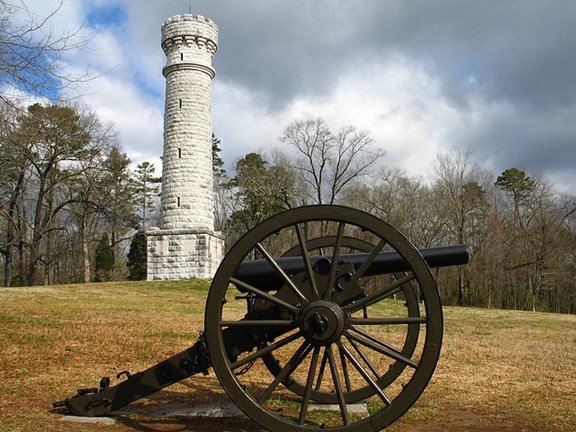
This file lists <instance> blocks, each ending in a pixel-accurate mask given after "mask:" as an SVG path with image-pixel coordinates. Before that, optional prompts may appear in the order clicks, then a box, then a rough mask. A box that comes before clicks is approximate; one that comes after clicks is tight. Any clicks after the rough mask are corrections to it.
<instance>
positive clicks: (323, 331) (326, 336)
mask: <svg viewBox="0 0 576 432" xmlns="http://www.w3.org/2000/svg"><path fill="white" fill-rule="evenodd" d="M347 322H348V320H347V316H346V314H345V313H344V311H343V310H342V308H341V307H340V306H338V305H337V304H335V303H332V302H329V301H326V300H319V301H315V302H313V303H310V304H309V305H307V306H306V307H305V308H304V310H303V311H302V313H301V314H300V330H301V331H302V333H303V335H304V337H305V338H306V339H307V340H308V341H309V342H310V343H312V344H314V345H323V346H326V345H330V344H331V343H334V342H335V341H337V340H338V339H340V337H341V336H342V333H343V332H344V330H345V329H346V328H347Z"/></svg>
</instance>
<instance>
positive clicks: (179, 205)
mask: <svg viewBox="0 0 576 432" xmlns="http://www.w3.org/2000/svg"><path fill="white" fill-rule="evenodd" d="M177 200H178V207H180V197H178V198H177Z"/></svg>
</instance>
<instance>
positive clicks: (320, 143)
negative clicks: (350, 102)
mask: <svg viewBox="0 0 576 432" xmlns="http://www.w3.org/2000/svg"><path fill="white" fill-rule="evenodd" d="M280 141H281V142H282V143H284V144H288V145H290V146H293V147H295V148H296V150H297V151H298V153H299V154H300V156H301V158H300V159H299V160H298V163H297V168H298V169H299V170H300V171H301V172H302V173H303V177H304V180H305V181H306V182H307V183H308V184H309V185H310V187H311V190H312V193H313V196H311V199H312V200H313V202H315V203H317V204H334V203H335V202H336V200H337V198H338V197H339V196H340V194H341V193H342V192H343V190H344V189H345V188H346V187H347V186H349V185H350V184H351V183H352V182H353V181H354V180H359V179H360V178H362V177H363V176H365V175H367V174H368V173H369V172H370V168H371V167H372V166H374V164H376V162H378V160H380V159H381V158H382V157H383V156H384V151H383V150H381V149H378V148H374V147H373V145H372V144H373V142H374V141H373V139H372V138H371V137H370V135H369V134H368V132H366V131H359V130H357V129H356V128H355V127H354V126H346V127H343V128H342V129H340V130H339V131H338V133H337V134H336V135H334V134H333V133H332V132H331V131H330V129H329V128H328V126H327V125H326V122H325V121H324V120H323V119H315V120H307V121H294V122H292V123H291V124H290V125H288V126H287V127H286V128H285V129H284V131H283V133H282V136H281V137H280Z"/></svg>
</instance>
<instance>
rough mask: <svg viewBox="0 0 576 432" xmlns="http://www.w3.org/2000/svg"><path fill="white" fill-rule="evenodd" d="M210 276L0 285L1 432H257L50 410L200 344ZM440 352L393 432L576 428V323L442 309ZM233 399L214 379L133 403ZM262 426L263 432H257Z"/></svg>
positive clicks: (234, 425) (224, 424)
mask: <svg viewBox="0 0 576 432" xmlns="http://www.w3.org/2000/svg"><path fill="white" fill-rule="evenodd" d="M207 287H208V285H207V283H206V282H205V281H178V282H123V283H101V284H84V285H66V286H50V287H34V288H0V432H8V431H10V432H13V431H14V432H15V431H23V432H24V431H26V432H31V431H79V430H80V431H186V430H190V431H205V430H212V431H218V430H227V431H241V430H246V431H247V430H254V429H255V428H256V427H255V426H254V425H252V424H251V423H250V422H249V421H248V420H245V419H235V420H195V421H187V422H186V421H183V420H178V419H157V418H149V417H144V416H141V415H128V416H122V417H120V418H119V419H118V421H117V422H116V424H115V425H113V426H102V425H84V424H74V423H67V422H61V421H60V419H61V417H62V414H61V413H58V412H54V411H53V410H52V409H51V403H52V402H54V401H56V400H59V399H63V398H65V397H67V396H71V395H73V394H74V393H75V392H76V389H77V388H80V387H93V386H97V384H98V382H99V380H100V378H101V377H102V376H103V375H109V376H114V375H116V373H118V372H120V371H123V370H126V369H128V370H131V371H132V372H137V371H139V370H143V369H145V368H147V367H149V366H151V365H153V364H155V363H157V362H158V361H160V360H163V359H164V358H166V357H168V356H170V355H172V354H174V353H177V352H179V351H181V350H183V349H185V348H187V347H189V346H190V345H192V344H193V343H194V342H195V341H196V339H197V337H198V333H199V332H200V331H201V330H202V329H203V317H204V301H205V297H206V294H207ZM444 312H445V337H444V345H443V352H442V357H441V360H440V363H439V365H438V368H437V371H436V373H435V375H434V378H433V380H432V382H431V383H430V385H429V386H428V388H427V390H426V392H425V393H424V395H423V396H422V397H421V398H420V400H419V401H418V402H417V404H416V405H415V406H414V407H413V408H412V409H411V410H410V411H409V412H408V413H407V414H406V415H405V416H404V417H403V418H401V419H400V420H399V421H398V422H396V423H395V424H394V425H393V426H392V427H390V428H389V430H392V431H432V432H433V431H574V430H576V397H575V394H576V316H567V315H555V314H542V313H531V312H512V311H501V310H486V309H472V308H453V307H446V308H445V309H444ZM218 400H222V401H225V400H226V395H225V394H224V391H223V390H222V389H221V388H220V386H219V384H218V383H217V380H216V378H215V377H214V375H213V374H210V375H209V376H202V375H200V376H195V377H193V378H190V379H188V380H186V381H185V382H183V383H179V384H176V385H174V386H171V387H169V388H168V389H165V390H164V391H162V392H161V393H158V394H156V395H154V396H152V397H151V398H150V399H147V400H145V401H142V402H137V403H136V404H135V405H136V408H138V407H140V408H141V407H143V406H150V405H152V406H157V405H166V404H175V403H184V404H194V403H201V402H207V401H210V402H214V401H218ZM256 429H257V428H256Z"/></svg>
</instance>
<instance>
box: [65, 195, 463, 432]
mask: <svg viewBox="0 0 576 432" xmlns="http://www.w3.org/2000/svg"><path fill="white" fill-rule="evenodd" d="M467 262H468V252H467V249H466V247H465V246H464V245H456V246H447V247H439V248H431V249H421V250H418V249H416V248H415V247H414V246H413V245H412V244H411V243H410V242H409V241H408V240H407V239H406V238H405V237H404V236H403V235H402V234H401V233H399V232H398V231H397V230H396V229H395V228H393V227H392V226H390V225H389V224H387V223H386V222H384V221H382V220H380V219H378V218H376V217H374V216H372V215H369V214H367V213H364V212H361V211H358V210H355V209H351V208H347V207H340V206H308V207H300V208H296V209H293V210H288V211H286V212H284V213H281V214H278V215H276V216H273V217H271V218H270V219H268V220H266V221H264V222H262V223H261V224H259V225H258V226H256V227H255V228H253V229H252V230H250V231H249V232H248V233H246V234H245V235H244V236H243V237H242V238H241V239H240V240H238V242H236V244H235V245H234V246H233V247H232V248H231V249H230V251H229V252H228V254H227V255H226V257H225V258H224V260H223V261H222V263H221V265H220V267H219V269H218V271H217V272H216V274H215V276H214V278H213V280H212V284H211V287H210V291H209V293H208V298H207V301H206V309H205V317H204V325H205V328H204V332H202V333H201V336H200V338H199V340H198V341H197V342H196V343H195V344H194V345H193V346H192V347H190V348H188V349H187V350H185V351H183V352H181V353H178V354H176V355H174V356H173V357H171V358H169V359H167V360H164V361H162V362H160V363H158V364H157V365H155V366H152V367H151V368H149V369H147V370H145V371H143V372H139V373H136V374H134V375H129V376H127V377H126V379H124V380H122V381H121V382H119V383H118V384H116V385H114V386H110V385H109V380H108V379H103V380H102V381H101V383H100V386H99V387H98V388H91V389H83V390H80V391H79V392H78V394H77V395H75V396H73V397H71V398H68V399H65V400H63V401H59V402H56V403H55V404H54V406H55V407H65V408H66V409H67V410H68V411H69V412H70V413H73V414H75V415H83V416H101V415H105V414H106V413H108V412H110V411H114V410H117V409H119V408H121V407H123V406H125V405H127V404H129V403H130V402H132V401H134V400H137V399H140V398H142V397H145V396H147V395H149V394H151V393H154V392H156V391H158V390H160V389H162V388H164V387H167V386H169V385H171V384H174V383H175V382H178V381H180V380H182V379H184V378H187V377H189V376H192V375H194V374H197V373H207V371H208V369H209V368H212V369H213V371H214V373H215V375H216V376H217V378H218V380H219V381H220V383H221V385H222V387H223V389H224V390H225V391H226V393H227V394H228V395H229V396H230V398H231V399H232V400H233V401H234V402H235V403H236V404H237V405H238V407H239V408H240V409H241V410H242V411H243V412H244V413H246V415H248V416H249V417H250V418H252V419H253V420H254V421H256V422H257V423H259V424H260V425H262V426H264V427H265V428H267V429H269V430H271V431H278V432H279V431H293V432H303V431H305V430H306V431H308V430H320V429H333V430H339V431H346V432H348V431H350V432H352V431H358V432H360V431H361V432H365V431H376V430H381V429H384V428H385V427H387V426H388V425H390V424H391V423H393V422H394V421H395V420H397V419H398V418H399V417H400V416H401V415H402V414H403V413H404V412H406V411H407V410H408V409H409V408H410V407H411V406H412V405H413V404H414V403H415V402H416V400H417V399H418V398H419V397H420V395H421V394H422V392H423V391H424V389H425V388H426V386H427V385H428V383H429V381H430V378H431V377H432V374H433V372H434V369H435V367H436V363H437V361H438V357H439V355H440V348H441V344H442V326H443V321H442V306H441V302H440V297H439V294H438V290H437V287H436V283H435V281H434V278H433V276H432V274H431V271H430V268H431V267H434V268H435V267H443V266H451V265H462V264H466V263H467ZM356 402H364V403H365V404H366V407H367V414H366V415H359V414H354V413H351V412H349V411H350V410H349V406H350V404H352V403H356ZM312 404H315V405H318V404H324V405H321V406H324V407H325V410H326V411H327V413H326V415H323V416H321V417H320V418H319V417H318V416H317V415H315V414H314V413H313V412H312V411H311V410H310V406H311V405H312Z"/></svg>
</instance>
